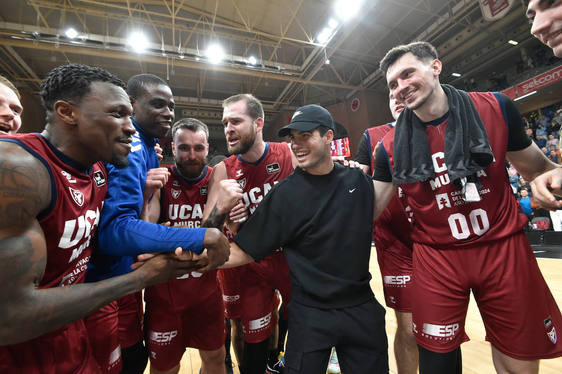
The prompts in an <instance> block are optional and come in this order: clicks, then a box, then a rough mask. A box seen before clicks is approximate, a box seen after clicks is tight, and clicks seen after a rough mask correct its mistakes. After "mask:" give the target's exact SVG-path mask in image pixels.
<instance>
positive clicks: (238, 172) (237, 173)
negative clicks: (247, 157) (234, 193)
mask: <svg viewBox="0 0 562 374" xmlns="http://www.w3.org/2000/svg"><path fill="white" fill-rule="evenodd" d="M243 174H244V173H243V172H242V169H238V170H236V178H238V177H241V176H242V175H243Z"/></svg>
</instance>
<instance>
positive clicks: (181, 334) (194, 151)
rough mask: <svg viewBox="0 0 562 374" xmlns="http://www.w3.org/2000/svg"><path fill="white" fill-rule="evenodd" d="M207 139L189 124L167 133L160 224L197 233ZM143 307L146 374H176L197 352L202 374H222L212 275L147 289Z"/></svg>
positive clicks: (195, 123) (221, 335) (221, 324)
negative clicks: (170, 158)
mask: <svg viewBox="0 0 562 374" xmlns="http://www.w3.org/2000/svg"><path fill="white" fill-rule="evenodd" d="M208 137H209V129H208V128H207V125H205V124H204V123H203V122H201V121H199V120H196V119H194V118H186V119H182V120H180V121H178V122H176V123H175V124H174V126H173V127H172V139H173V142H172V153H173V155H174V161H175V165H174V166H169V167H168V170H169V172H170V177H169V179H168V181H167V182H166V184H165V185H164V187H163V188H162V189H161V190H160V191H159V192H160V193H161V198H160V201H158V200H159V199H158V196H157V195H155V197H154V198H153V200H156V201H155V202H157V203H158V204H157V205H159V206H160V209H158V213H159V221H160V222H169V224H170V226H172V227H181V228H198V227H201V220H202V218H203V209H204V207H205V203H206V202H207V194H208V189H207V186H208V184H209V179H210V176H211V171H212V169H211V167H209V166H207V155H208V153H209V143H208ZM231 182H232V183H231V186H230V188H233V189H234V190H236V191H239V192H240V193H241V191H242V189H241V188H240V186H239V185H238V183H236V182H234V181H231ZM225 198H226V199H227V200H228V194H227V193H224V192H223V193H220V196H219V200H224V199H225ZM220 203H221V204H225V203H226V204H228V201H220ZM151 209H154V208H153V207H151ZM157 218H158V217H157ZM145 301H146V319H145V323H146V326H145V329H146V331H147V333H146V336H147V345H148V351H149V358H150V372H151V373H153V374H160V373H167V374H168V373H178V372H179V368H180V360H181V357H182V355H183V353H184V351H185V348H186V347H192V348H196V349H198V350H199V354H200V356H201V372H202V373H204V374H224V373H225V361H224V359H225V348H224V339H225V319H224V311H223V304H222V295H221V291H220V289H219V286H218V283H217V272H216V270H212V271H209V272H206V273H204V274H201V273H198V272H195V271H193V272H191V273H188V274H186V275H184V276H183V277H180V278H178V279H174V280H171V281H170V282H167V283H162V284H158V285H155V286H151V287H148V288H146V290H145Z"/></svg>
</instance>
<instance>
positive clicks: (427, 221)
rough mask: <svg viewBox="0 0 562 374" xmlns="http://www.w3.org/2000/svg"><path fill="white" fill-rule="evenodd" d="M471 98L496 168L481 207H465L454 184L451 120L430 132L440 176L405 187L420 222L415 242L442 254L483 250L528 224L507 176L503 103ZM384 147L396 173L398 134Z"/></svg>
mask: <svg viewBox="0 0 562 374" xmlns="http://www.w3.org/2000/svg"><path fill="white" fill-rule="evenodd" d="M469 95H470V98H471V99H472V101H473V103H474V105H475V107H476V109H477V110H478V113H479V114H480V117H481V118H482V121H483V122H484V125H485V127H486V131H487V133H488V139H489V142H490V147H491V148H492V152H493V154H494V161H493V163H492V164H490V166H488V167H487V168H486V169H484V170H482V171H481V172H479V173H478V177H479V181H480V183H481V184H482V187H481V188H480V189H479V193H480V197H481V201H479V202H469V203H467V202H465V201H464V200H463V198H462V193H461V191H460V190H459V189H458V188H456V187H455V186H454V185H453V184H452V183H451V180H450V178H449V174H448V173H447V166H446V165H445V160H444V152H445V140H444V135H443V134H444V133H445V129H446V126H447V120H445V121H444V122H443V123H441V124H439V125H437V126H426V134H427V137H428V139H429V147H430V149H431V158H432V161H433V168H434V170H435V175H434V176H433V178H431V179H430V180H427V181H424V182H418V183H410V184H402V185H400V187H402V190H403V191H404V194H405V195H406V199H407V203H408V205H409V206H410V207H411V208H412V211H413V213H414V217H415V225H414V230H413V236H412V239H413V240H414V242H417V243H423V244H427V245H429V246H433V247H437V248H450V247H451V246H457V247H462V246H468V245H480V244H482V243H485V242H489V241H495V240H501V239H502V238H505V237H507V236H509V235H512V234H514V233H516V232H518V231H520V230H521V229H522V228H523V227H524V225H525V224H526V222H527V218H526V217H525V215H524V214H523V213H521V212H519V209H518V204H517V201H516V200H515V197H514V196H513V194H512V193H511V187H510V185H509V181H508V179H507V174H506V172H505V155H506V152H507V141H508V125H507V123H506V121H505V119H504V116H503V114H502V109H501V106H500V103H499V102H498V100H497V99H496V97H495V96H494V94H493V93H491V92H469ZM383 145H384V149H385V150H386V152H387V154H388V157H389V161H390V165H391V167H394V158H393V148H394V131H392V132H390V133H388V134H387V135H386V136H385V138H384V140H383Z"/></svg>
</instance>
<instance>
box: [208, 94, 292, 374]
mask: <svg viewBox="0 0 562 374" xmlns="http://www.w3.org/2000/svg"><path fill="white" fill-rule="evenodd" d="M223 108H224V110H223V118H222V121H223V125H224V133H225V136H226V141H227V146H228V151H229V153H230V154H231V156H230V157H228V158H227V159H225V160H224V161H222V162H220V163H219V164H218V165H217V166H216V167H215V168H214V170H213V175H212V177H211V182H210V185H209V187H210V192H209V198H208V202H207V205H206V207H205V212H204V217H205V220H206V221H207V222H208V223H207V224H209V225H210V226H211V227H222V225H223V222H224V220H225V218H226V214H227V213H228V211H221V210H219V209H216V208H214V207H215V202H216V201H217V199H218V196H219V195H218V193H217V191H216V187H215V186H218V182H219V181H221V180H224V179H235V180H236V181H238V183H239V184H240V186H241V187H242V190H243V191H244V194H243V201H244V204H245V205H246V207H247V208H248V209H249V211H250V214H251V213H253V211H254V210H255V209H256V207H257V206H258V205H259V204H260V202H261V201H262V200H263V197H264V196H265V195H266V194H267V193H268V192H269V190H270V189H271V188H272V187H273V186H274V185H275V184H276V183H277V182H279V181H281V180H282V179H283V178H285V177H286V176H288V175H289V174H291V173H292V172H293V168H294V166H293V165H294V164H293V160H294V159H293V157H292V156H291V151H290V149H289V146H288V145H287V144H286V143H272V142H264V140H263V132H262V130H263V125H264V112H263V107H262V105H261V103H260V101H259V100H258V99H256V98H255V97H253V96H252V95H249V94H240V95H235V96H231V97H229V98H227V99H226V100H224V102H223ZM219 281H220V285H221V288H222V292H223V300H224V304H225V310H226V316H227V318H230V319H231V321H232V326H233V330H232V342H233V347H234V351H235V353H236V356H237V358H238V362H239V363H241V372H242V373H243V374H253V373H257V374H263V373H264V371H265V369H266V359H267V356H268V338H269V337H270V336H271V334H272V331H273V325H274V323H275V318H273V312H274V310H276V308H277V306H278V300H277V297H276V293H275V289H278V290H279V291H280V292H281V295H282V297H283V303H284V304H285V305H286V304H287V303H288V300H289V294H290V279H289V273H288V267H287V263H286V261H285V258H284V256H283V253H282V252H276V253H273V254H272V255H271V256H269V257H268V258H267V259H266V260H265V261H263V262H262V264H252V265H249V266H244V267H240V268H236V269H225V270H220V271H219ZM240 324H241V325H242V326H240ZM285 326H286V325H285ZM285 326H281V327H280V329H281V330H284V331H286V327H285ZM241 327H242V328H241ZM242 329H243V331H244V332H243V335H242ZM284 331H280V334H281V335H282V336H284ZM242 338H243V341H242ZM244 342H245V343H244Z"/></svg>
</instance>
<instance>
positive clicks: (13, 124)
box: [0, 83, 23, 135]
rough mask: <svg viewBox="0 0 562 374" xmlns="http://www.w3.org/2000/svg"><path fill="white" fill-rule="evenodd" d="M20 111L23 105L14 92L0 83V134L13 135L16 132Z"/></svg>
mask: <svg viewBox="0 0 562 374" xmlns="http://www.w3.org/2000/svg"><path fill="white" fill-rule="evenodd" d="M22 112H23V107H22V105H21V103H20V100H19V99H18V96H17V95H16V93H15V92H14V91H12V90H11V89H10V88H9V87H8V86H6V85H4V84H2V83H0V135H6V134H10V135H13V134H15V133H16V132H18V130H19V129H20V127H21V113H22Z"/></svg>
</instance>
